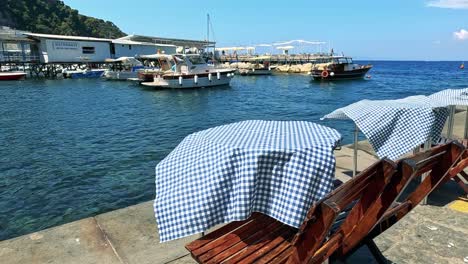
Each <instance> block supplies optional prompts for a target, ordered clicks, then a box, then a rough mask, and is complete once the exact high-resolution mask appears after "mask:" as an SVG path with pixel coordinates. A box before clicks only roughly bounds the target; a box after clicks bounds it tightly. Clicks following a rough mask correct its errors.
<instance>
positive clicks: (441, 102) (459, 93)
mask: <svg viewBox="0 0 468 264" xmlns="http://www.w3.org/2000/svg"><path fill="white" fill-rule="evenodd" d="M428 98H429V99H430V100H431V103H432V105H433V106H449V105H468V88H464V89H446V90H443V91H440V92H437V93H434V94H431V95H429V96H428Z"/></svg>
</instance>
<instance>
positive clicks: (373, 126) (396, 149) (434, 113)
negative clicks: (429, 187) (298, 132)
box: [322, 96, 448, 175]
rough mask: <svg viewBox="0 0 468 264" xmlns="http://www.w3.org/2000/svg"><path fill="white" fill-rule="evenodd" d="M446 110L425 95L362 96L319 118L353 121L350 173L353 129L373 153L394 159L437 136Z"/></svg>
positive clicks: (355, 168) (355, 134) (443, 121)
mask: <svg viewBox="0 0 468 264" xmlns="http://www.w3.org/2000/svg"><path fill="white" fill-rule="evenodd" d="M447 115H448V110H447V108H445V107H439V106H434V105H433V103H432V102H431V99H430V98H428V97H426V96H410V97H407V98H403V99H399V100H362V101H359V102H356V103H353V104H351V105H348V106H346V107H343V108H339V109H337V110H335V111H333V112H332V113H330V114H327V115H325V116H324V117H323V118H322V119H326V118H333V119H351V120H352V121H353V122H354V123H355V132H354V163H353V175H355V174H356V170H357V135H358V134H357V133H358V131H359V130H360V131H362V133H363V134H364V135H365V136H366V138H367V139H368V140H369V143H370V144H371V145H372V147H373V148H374V150H375V152H376V153H377V155H378V156H379V157H380V158H382V157H388V158H390V159H397V158H399V157H400V156H401V155H403V154H405V153H407V152H408V151H410V150H412V149H414V148H415V147H416V146H419V145H421V144H422V143H424V142H426V143H427V142H430V141H431V140H433V139H437V138H438V137H439V136H440V133H441V131H442V128H443V126H444V123H445V120H446V118H447Z"/></svg>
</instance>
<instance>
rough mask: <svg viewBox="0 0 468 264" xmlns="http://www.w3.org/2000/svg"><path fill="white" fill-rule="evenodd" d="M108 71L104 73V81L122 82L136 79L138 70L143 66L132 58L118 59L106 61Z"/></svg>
mask: <svg viewBox="0 0 468 264" xmlns="http://www.w3.org/2000/svg"><path fill="white" fill-rule="evenodd" d="M106 62H107V63H109V69H108V70H106V71H105V72H104V78H105V79H106V80H122V81H126V80H127V79H131V78H137V77H138V70H139V69H142V68H143V64H142V63H141V62H140V61H139V60H137V59H135V58H133V57H120V58H118V59H107V60H106Z"/></svg>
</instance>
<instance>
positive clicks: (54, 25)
mask: <svg viewBox="0 0 468 264" xmlns="http://www.w3.org/2000/svg"><path fill="white" fill-rule="evenodd" d="M0 26H9V27H12V28H15V29H19V30H26V31H31V32H35V33H46V34H58V35H76V36H88V37H99V38H119V37H123V36H125V33H123V32H122V31H121V30H120V29H119V28H118V27H117V26H116V25H114V23H112V22H110V21H104V20H102V19H97V18H93V17H88V16H84V15H80V14H79V13H78V11H77V10H75V9H72V8H70V7H69V6H67V5H65V4H64V3H63V2H62V1H59V0H0Z"/></svg>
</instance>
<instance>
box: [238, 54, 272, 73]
mask: <svg viewBox="0 0 468 264" xmlns="http://www.w3.org/2000/svg"><path fill="white" fill-rule="evenodd" d="M270 60H271V57H270V56H260V57H254V58H251V59H249V61H250V62H251V63H252V66H251V67H248V68H246V69H239V74H240V75H270V74H271V73H272V70H273V67H272V66H271V65H270Z"/></svg>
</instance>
